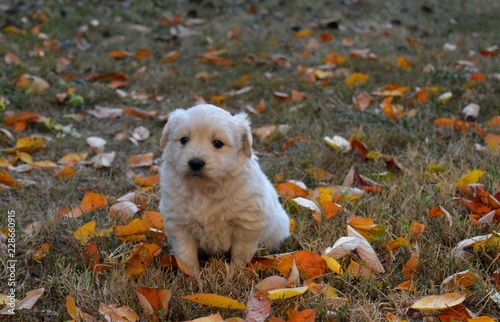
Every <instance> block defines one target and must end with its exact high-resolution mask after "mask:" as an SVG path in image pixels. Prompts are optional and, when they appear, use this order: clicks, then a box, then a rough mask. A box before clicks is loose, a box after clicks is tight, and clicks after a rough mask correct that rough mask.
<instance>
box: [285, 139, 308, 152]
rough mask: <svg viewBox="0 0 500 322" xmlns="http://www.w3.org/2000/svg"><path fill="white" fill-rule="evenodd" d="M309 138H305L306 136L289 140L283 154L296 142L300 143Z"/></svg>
mask: <svg viewBox="0 0 500 322" xmlns="http://www.w3.org/2000/svg"><path fill="white" fill-rule="evenodd" d="M307 139H308V137H307V136H305V135H302V136H298V137H295V138H291V139H288V140H287V141H286V142H285V143H284V144H283V146H282V147H281V152H285V151H286V150H287V149H288V148H289V147H290V146H291V145H292V144H294V143H295V142H299V141H305V140H307Z"/></svg>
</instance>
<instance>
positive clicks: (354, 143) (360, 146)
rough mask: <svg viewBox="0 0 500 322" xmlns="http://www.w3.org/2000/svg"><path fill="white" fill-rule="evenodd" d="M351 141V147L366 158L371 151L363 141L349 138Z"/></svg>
mask: <svg viewBox="0 0 500 322" xmlns="http://www.w3.org/2000/svg"><path fill="white" fill-rule="evenodd" d="M349 142H350V143H351V148H352V149H353V150H356V151H358V152H359V154H360V155H361V157H362V158H363V159H366V157H367V156H368V152H370V151H368V148H367V147H366V145H365V144H364V143H363V142H361V141H359V140H356V139H352V138H351V139H349Z"/></svg>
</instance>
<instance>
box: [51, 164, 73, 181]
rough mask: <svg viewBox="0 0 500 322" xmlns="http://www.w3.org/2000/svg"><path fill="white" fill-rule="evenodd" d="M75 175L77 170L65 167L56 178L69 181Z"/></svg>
mask: <svg viewBox="0 0 500 322" xmlns="http://www.w3.org/2000/svg"><path fill="white" fill-rule="evenodd" d="M75 173H76V170H75V169H73V168H71V167H68V166H64V168H62V169H61V170H59V171H58V172H57V173H56V175H55V177H56V179H68V178H71V177H72V176H74V175H75Z"/></svg>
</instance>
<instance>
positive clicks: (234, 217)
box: [160, 104, 290, 273]
mask: <svg viewBox="0 0 500 322" xmlns="http://www.w3.org/2000/svg"><path fill="white" fill-rule="evenodd" d="M160 145H161V148H162V150H163V163H162V165H161V168H160V177H161V180H160V187H161V201H160V212H161V213H162V214H163V221H164V223H165V231H166V235H167V239H168V241H169V243H170V245H171V248H172V252H173V254H174V255H175V256H177V257H178V258H179V259H181V260H182V261H184V262H185V263H186V264H187V265H189V267H190V268H191V269H193V270H194V272H195V273H198V272H199V261H198V250H202V251H204V252H205V253H206V254H207V255H216V254H227V253H230V256H231V263H232V264H238V263H239V264H240V265H241V264H245V263H247V262H248V261H249V260H250V259H251V258H252V256H253V255H254V253H255V251H256V249H257V247H258V245H264V246H266V247H267V248H269V249H276V248H277V247H279V245H280V243H281V241H282V240H283V239H285V238H286V237H288V236H289V235H290V231H289V219H288V216H287V214H286V213H285V211H284V210H283V208H282V207H281V205H280V203H279V200H278V196H277V194H276V191H275V189H274V187H273V186H272V185H271V183H270V182H269V180H268V179H267V178H266V176H265V174H264V173H263V172H262V170H261V169H260V167H259V164H258V163H257V159H256V157H255V156H253V153H252V134H251V132H250V122H249V121H248V119H247V115H246V114H245V113H239V114H236V115H235V116H231V114H229V112H227V111H225V110H223V109H221V108H219V107H216V106H214V105H210V104H203V105H197V106H194V107H192V108H190V109H188V110H182V109H177V110H175V111H173V112H172V113H171V114H170V116H169V118H168V122H167V124H166V125H165V128H164V129H163V133H162V137H161V142H160Z"/></svg>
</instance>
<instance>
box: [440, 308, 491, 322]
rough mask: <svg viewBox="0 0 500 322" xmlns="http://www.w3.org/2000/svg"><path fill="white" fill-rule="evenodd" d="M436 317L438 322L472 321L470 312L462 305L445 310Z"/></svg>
mask: <svg viewBox="0 0 500 322" xmlns="http://www.w3.org/2000/svg"><path fill="white" fill-rule="evenodd" d="M437 317H438V318H439V321H440V322H469V321H473V320H474V319H472V316H471V313H470V311H469V310H468V309H467V308H466V307H465V306H464V305H463V304H459V305H455V306H454V307H452V308H451V307H450V308H447V309H446V310H444V311H443V312H441V313H439V314H438V315H437ZM484 322H486V321H484Z"/></svg>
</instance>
